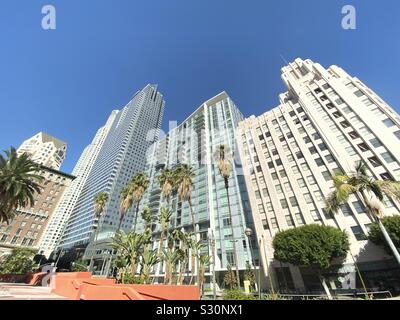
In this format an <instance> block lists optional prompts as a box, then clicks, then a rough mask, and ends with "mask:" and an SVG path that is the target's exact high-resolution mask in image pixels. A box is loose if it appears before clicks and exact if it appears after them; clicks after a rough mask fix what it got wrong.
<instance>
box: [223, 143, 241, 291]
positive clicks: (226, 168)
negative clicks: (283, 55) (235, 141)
mask: <svg viewBox="0 0 400 320" xmlns="http://www.w3.org/2000/svg"><path fill="white" fill-rule="evenodd" d="M217 159H218V169H219V173H220V174H221V176H222V178H223V179H224V183H225V191H226V197H227V199H228V210H229V220H230V222H231V223H230V225H231V233H232V242H233V258H234V263H235V268H236V281H237V283H238V286H239V289H240V277H239V266H238V257H237V250H236V240H235V234H234V228H233V219H232V209H231V203H230V198H229V178H230V176H231V174H232V163H231V159H232V155H231V154H230V152H228V148H227V147H226V146H225V145H220V146H219V148H218V150H217Z"/></svg>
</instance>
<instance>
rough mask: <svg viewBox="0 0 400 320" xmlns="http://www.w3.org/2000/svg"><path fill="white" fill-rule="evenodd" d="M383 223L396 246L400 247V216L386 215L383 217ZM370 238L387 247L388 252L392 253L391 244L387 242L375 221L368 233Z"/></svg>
mask: <svg viewBox="0 0 400 320" xmlns="http://www.w3.org/2000/svg"><path fill="white" fill-rule="evenodd" d="M381 221H382V223H383V225H384V226H385V228H386V231H387V232H388V234H389V237H390V238H391V239H392V241H393V243H394V245H395V247H396V248H400V216H393V217H385V218H382V220H381ZM368 238H369V239H370V240H371V241H372V242H373V243H375V244H377V245H381V246H383V247H384V248H385V250H386V251H387V252H388V253H391V252H392V251H391V250H390V247H389V245H388V244H387V242H386V240H385V237H384V236H383V233H382V231H381V229H380V228H379V225H378V224H377V223H376V222H375V223H373V224H372V225H371V227H370V229H369V233H368Z"/></svg>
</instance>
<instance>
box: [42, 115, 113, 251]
mask: <svg viewBox="0 0 400 320" xmlns="http://www.w3.org/2000/svg"><path fill="white" fill-rule="evenodd" d="M117 114H118V111H113V112H112V113H111V115H110V117H109V118H108V120H107V122H106V124H105V125H104V126H103V127H101V128H100V129H99V130H98V131H97V133H96V135H95V137H94V139H93V141H92V142H91V143H90V144H89V145H88V146H87V147H86V148H85V149H84V151H83V153H82V155H81V156H80V158H79V160H78V162H77V164H76V166H75V168H74V170H73V172H72V175H73V176H75V177H76V178H75V180H74V181H73V182H72V183H71V185H70V186H69V187H68V189H67V190H66V191H65V193H64V195H63V197H62V198H61V200H60V203H59V205H58V207H57V209H56V211H55V213H54V214H53V216H52V218H51V220H50V221H49V223H48V226H47V228H46V230H45V232H44V233H43V236H42V239H41V241H40V245H39V251H41V252H43V254H44V255H45V256H46V257H49V256H50V254H51V253H52V252H53V251H54V249H55V248H56V245H57V243H58V241H59V239H60V236H61V234H62V231H63V230H64V228H65V227H66V224H67V221H68V219H69V217H70V216H71V213H72V210H73V209H74V206H75V204H76V202H77V200H78V198H79V196H80V195H81V193H82V191H83V190H84V186H85V183H86V181H87V179H88V176H89V174H90V172H91V171H92V169H93V164H94V162H95V161H96V159H97V156H98V155H99V152H100V150H101V149H102V147H103V144H104V141H105V139H106V138H107V136H108V133H109V132H110V128H111V127H112V125H113V123H114V120H115V118H116V115H117Z"/></svg>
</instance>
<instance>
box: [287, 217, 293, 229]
mask: <svg viewBox="0 0 400 320" xmlns="http://www.w3.org/2000/svg"><path fill="white" fill-rule="evenodd" d="M285 218H286V223H287V225H288V227H293V226H294V222H293V219H292V216H291V215H286V216H285Z"/></svg>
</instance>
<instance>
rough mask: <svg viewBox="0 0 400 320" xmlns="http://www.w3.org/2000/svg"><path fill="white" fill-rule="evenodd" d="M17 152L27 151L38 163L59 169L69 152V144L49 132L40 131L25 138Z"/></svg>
mask: <svg viewBox="0 0 400 320" xmlns="http://www.w3.org/2000/svg"><path fill="white" fill-rule="evenodd" d="M17 152H18V154H22V153H27V154H29V155H30V156H31V159H32V160H33V161H35V162H36V163H38V164H41V165H44V166H46V167H49V168H51V169H55V170H59V169H60V167H61V164H62V163H63V161H64V159H65V156H66V153H67V144H66V143H65V142H63V141H61V140H58V139H56V138H54V137H52V136H50V135H48V134H47V133H44V132H39V133H38V134H36V135H34V136H33V137H32V138H29V139H28V140H25V141H24V142H23V143H22V144H21V146H20V147H19V148H18V150H17Z"/></svg>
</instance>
